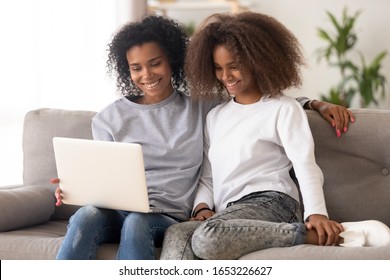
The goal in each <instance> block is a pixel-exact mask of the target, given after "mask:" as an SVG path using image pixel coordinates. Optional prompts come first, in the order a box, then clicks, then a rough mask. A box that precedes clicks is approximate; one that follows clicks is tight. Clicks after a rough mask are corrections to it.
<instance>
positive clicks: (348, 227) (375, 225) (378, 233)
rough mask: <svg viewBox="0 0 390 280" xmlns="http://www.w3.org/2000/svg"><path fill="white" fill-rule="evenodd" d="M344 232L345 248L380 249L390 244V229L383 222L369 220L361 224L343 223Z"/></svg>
mask: <svg viewBox="0 0 390 280" xmlns="http://www.w3.org/2000/svg"><path fill="white" fill-rule="evenodd" d="M341 224H342V225H343V227H344V231H343V232H342V233H340V237H342V238H343V239H344V243H341V244H340V246H343V247H363V246H364V247H379V246H386V245H389V244H390V228H389V227H388V226H387V225H385V224H384V223H382V222H379V221H375V220H367V221H361V222H346V223H341Z"/></svg>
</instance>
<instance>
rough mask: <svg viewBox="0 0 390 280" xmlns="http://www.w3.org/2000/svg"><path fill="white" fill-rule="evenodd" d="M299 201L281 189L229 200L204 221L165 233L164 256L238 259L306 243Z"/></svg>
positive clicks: (172, 228)
mask: <svg viewBox="0 0 390 280" xmlns="http://www.w3.org/2000/svg"><path fill="white" fill-rule="evenodd" d="M305 239H306V228H305V225H304V224H303V223H302V217H301V210H300V206H299V203H298V202H297V201H296V200H294V199H292V198H291V197H290V196H288V195H285V194H283V193H279V192H271V191H268V192H260V193H253V194H250V195H247V196H245V197H243V198H241V199H240V200H238V201H236V202H233V203H229V204H228V207H227V208H226V209H224V210H223V211H221V212H219V213H217V214H216V215H214V216H213V217H211V218H209V219H207V220H206V221H205V222H196V221H194V222H185V223H181V224H177V225H173V226H172V227H170V228H169V229H168V230H167V231H166V233H165V239H164V244H163V250H162V253H161V259H197V258H201V259H238V258H239V257H241V256H243V255H245V254H248V253H250V252H254V251H258V250H262V249H267V248H272V247H287V246H294V245H298V244H303V243H304V242H305Z"/></svg>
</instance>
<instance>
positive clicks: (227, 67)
mask: <svg viewBox="0 0 390 280" xmlns="http://www.w3.org/2000/svg"><path fill="white" fill-rule="evenodd" d="M213 60H214V66H215V75H216V77H217V79H218V80H219V81H221V82H222V83H223V85H224V86H225V87H226V89H227V91H228V92H229V94H230V95H234V96H235V101H236V102H238V103H242V104H250V103H254V102H257V101H258V100H259V99H260V97H261V93H260V92H259V90H258V88H257V86H256V83H255V80H254V79H253V75H252V74H251V73H250V71H247V70H246V69H244V68H243V67H242V66H240V64H239V62H238V61H237V60H236V58H235V57H233V55H232V53H231V52H230V51H229V50H228V49H227V48H226V47H225V46H223V45H217V46H215V47H214V51H213Z"/></svg>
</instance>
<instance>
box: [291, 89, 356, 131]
mask: <svg viewBox="0 0 390 280" xmlns="http://www.w3.org/2000/svg"><path fill="white" fill-rule="evenodd" d="M296 100H297V101H298V102H299V103H300V104H301V106H302V107H303V108H304V109H310V110H315V111H317V112H319V113H320V114H321V116H322V117H323V118H324V119H325V120H327V121H328V122H329V123H330V124H331V125H332V126H333V127H334V129H335V131H336V136H337V137H340V136H341V134H342V133H345V132H347V130H348V126H349V123H350V122H351V123H354V122H355V116H354V115H353V113H352V112H351V111H350V110H348V109H347V108H345V107H343V106H340V105H336V104H332V103H329V102H325V101H320V100H315V99H313V100H311V99H309V98H307V97H298V98H296Z"/></svg>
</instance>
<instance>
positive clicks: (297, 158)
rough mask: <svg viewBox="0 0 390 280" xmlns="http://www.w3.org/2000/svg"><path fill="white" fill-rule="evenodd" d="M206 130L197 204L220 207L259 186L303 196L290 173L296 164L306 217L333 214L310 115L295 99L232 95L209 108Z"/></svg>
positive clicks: (219, 208) (220, 208) (259, 188)
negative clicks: (250, 99)
mask: <svg viewBox="0 0 390 280" xmlns="http://www.w3.org/2000/svg"><path fill="white" fill-rule="evenodd" d="M204 134H205V135H204V138H205V139H204V162H203V166H202V175H201V179H200V183H199V188H198V190H197V194H196V198H195V202H194V207H195V206H196V205H198V204H199V203H201V202H204V203H206V204H207V205H208V206H210V207H211V208H213V207H215V211H216V212H219V211H221V210H223V209H225V208H226V206H227V204H228V203H229V202H233V201H236V200H238V199H240V198H242V197H243V196H245V195H247V194H250V193H253V192H258V191H278V192H282V193H285V194H287V195H289V196H291V197H292V198H294V199H296V200H297V201H299V192H298V189H297V187H296V185H295V183H294V181H293V180H292V179H291V177H290V174H289V171H290V169H291V168H292V167H294V171H295V174H296V177H297V179H298V181H299V185H300V190H301V194H302V198H303V204H304V209H305V212H304V219H306V218H307V217H309V216H310V215H312V214H322V215H325V216H328V214H327V210H326V205H325V199H324V194H323V189H322V185H323V174H322V171H321V169H320V168H319V166H318V165H317V163H316V161H315V157H314V141H313V137H312V134H311V130H310V127H309V124H308V120H307V115H306V113H305V112H304V110H303V109H302V107H301V106H300V105H299V103H298V102H297V101H296V100H295V99H293V98H291V97H288V96H280V97H276V98H267V97H263V98H262V99H261V100H260V101H259V102H257V103H254V104H249V105H242V104H238V103H236V102H235V101H234V99H232V100H230V101H228V102H226V103H223V104H221V105H218V106H217V107H215V108H214V109H212V110H211V111H210V112H209V114H208V115H207V120H206V126H205V133H204Z"/></svg>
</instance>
